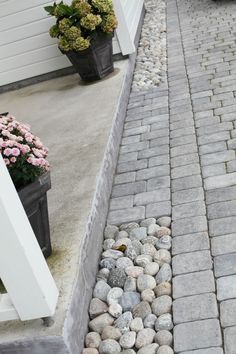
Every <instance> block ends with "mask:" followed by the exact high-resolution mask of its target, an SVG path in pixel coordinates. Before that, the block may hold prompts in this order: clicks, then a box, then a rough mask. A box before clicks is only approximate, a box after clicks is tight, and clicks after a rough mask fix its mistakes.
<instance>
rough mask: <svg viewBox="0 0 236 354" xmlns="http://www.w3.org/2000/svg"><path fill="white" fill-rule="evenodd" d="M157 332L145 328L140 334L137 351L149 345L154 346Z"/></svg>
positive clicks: (137, 340)
mask: <svg viewBox="0 0 236 354" xmlns="http://www.w3.org/2000/svg"><path fill="white" fill-rule="evenodd" d="M155 334H156V332H155V331H154V330H153V329H151V328H144V329H142V330H141V331H139V332H138V335H137V339H136V342H135V346H136V348H137V349H140V348H142V347H145V346H146V345H148V344H152V342H153V339H154V337H155Z"/></svg>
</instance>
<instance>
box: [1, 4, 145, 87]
mask: <svg viewBox="0 0 236 354" xmlns="http://www.w3.org/2000/svg"><path fill="white" fill-rule="evenodd" d="M120 1H121V4H122V7H123V9H124V16H125V18H126V21H127V24H128V28H129V32H130V33H129V35H130V36H131V38H132V40H133V39H134V37H135V34H136V30H137V25H138V22H139V18H140V14H141V10H142V6H143V0H120ZM52 2H53V1H46V0H0V86H3V85H6V84H9V83H12V82H16V81H20V80H24V79H27V78H30V77H34V76H38V75H41V74H45V73H48V72H51V71H55V70H59V69H63V68H66V67H69V66H71V64H70V62H69V60H68V59H67V58H66V56H64V55H62V54H61V52H60V51H59V50H58V48H57V44H56V43H57V40H56V39H53V38H50V36H49V34H48V30H49V27H50V26H51V25H52V24H54V23H55V19H54V18H51V17H49V16H47V13H46V12H45V10H44V6H46V5H48V4H51V3H52ZM66 2H68V3H70V0H66ZM119 40H121V39H120V38H119ZM123 40H125V39H123ZM120 51H121V50H120V45H119V41H118V40H117V37H116V36H115V37H114V40H113V52H114V54H117V53H119V52H120Z"/></svg>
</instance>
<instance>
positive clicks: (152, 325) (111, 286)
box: [82, 217, 174, 354]
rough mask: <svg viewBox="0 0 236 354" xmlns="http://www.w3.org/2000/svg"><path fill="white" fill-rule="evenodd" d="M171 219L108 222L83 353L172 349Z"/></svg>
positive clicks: (162, 353) (149, 353) (158, 353)
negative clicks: (125, 222) (120, 222)
mask: <svg viewBox="0 0 236 354" xmlns="http://www.w3.org/2000/svg"><path fill="white" fill-rule="evenodd" d="M170 224H171V218H170V217H162V218H160V219H158V220H156V219H155V218H149V219H146V220H143V221H142V222H141V223H140V224H137V223H129V224H123V225H121V226H120V227H117V226H113V225H108V226H107V227H106V229H105V231H104V243H103V253H102V258H101V261H100V264H99V271H98V274H97V282H96V285H95V288H94V292H93V298H92V300H91V303H90V308H89V316H90V322H89V329H90V332H89V333H88V334H87V336H86V338H85V346H86V348H85V349H84V350H83V352H82V354H99V353H100V354H118V353H122V354H134V353H138V354H173V353H174V352H173V349H172V347H171V346H172V329H173V322H172V316H171V310H172V297H171V293H172V286H171V279H172V270H171V266H170V263H171V253H170V249H171V230H170Z"/></svg>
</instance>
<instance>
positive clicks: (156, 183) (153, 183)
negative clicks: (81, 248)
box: [147, 176, 170, 191]
mask: <svg viewBox="0 0 236 354" xmlns="http://www.w3.org/2000/svg"><path fill="white" fill-rule="evenodd" d="M168 187H170V177H169V176H163V177H156V178H151V179H149V180H148V181H147V191H153V190H155V189H159V188H168Z"/></svg>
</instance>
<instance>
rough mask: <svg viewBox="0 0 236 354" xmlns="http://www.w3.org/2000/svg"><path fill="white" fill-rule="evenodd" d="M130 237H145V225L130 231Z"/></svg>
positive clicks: (136, 238)
mask: <svg viewBox="0 0 236 354" xmlns="http://www.w3.org/2000/svg"><path fill="white" fill-rule="evenodd" d="M129 236H130V239H131V240H138V241H141V240H142V239H143V238H145V237H147V229H146V227H139V228H137V229H133V230H132V231H130V235H129Z"/></svg>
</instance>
